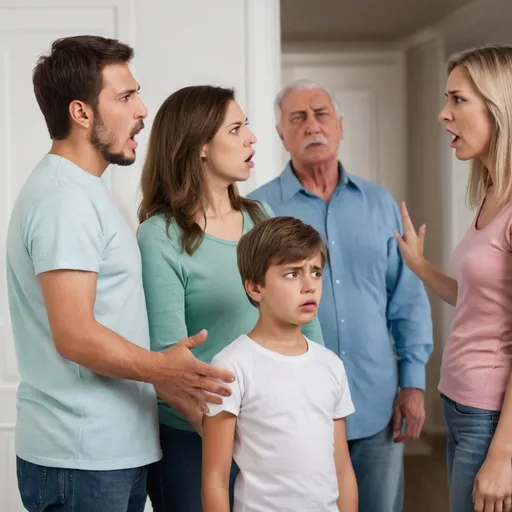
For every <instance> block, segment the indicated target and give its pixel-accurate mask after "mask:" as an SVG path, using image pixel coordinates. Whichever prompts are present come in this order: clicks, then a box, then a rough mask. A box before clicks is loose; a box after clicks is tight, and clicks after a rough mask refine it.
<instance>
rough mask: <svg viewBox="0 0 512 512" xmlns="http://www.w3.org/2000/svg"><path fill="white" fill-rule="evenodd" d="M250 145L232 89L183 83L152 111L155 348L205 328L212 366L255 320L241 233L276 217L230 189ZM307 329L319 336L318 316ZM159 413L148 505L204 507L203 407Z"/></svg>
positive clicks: (146, 194) (146, 250)
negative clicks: (241, 265) (242, 266)
mask: <svg viewBox="0 0 512 512" xmlns="http://www.w3.org/2000/svg"><path fill="white" fill-rule="evenodd" d="M255 142H256V138H255V136H254V135H253V133H252V132H251V131H250V130H249V129H248V127H247V123H246V118H245V115H244V113H243V112H242V110H241V109H240V107H239V106H238V104H237V103H236V101H235V99H234V93H233V91H232V90H231V89H224V88H220V87H211V86H195V87H186V88H184V89H181V90H179V91H177V92H175V93H174V94H172V95H171V96H170V97H169V98H167V100H166V101H165V102H164V103H163V105H162V106H161V107H160V109H159V111H158V113H157V115H156V118H155V121H154V123H153V127H152V131H151V135H150V141H149V149H148V155H147V159H146V162H145V165H144V169H143V172H142V196H143V199H142V204H141V207H140V211H139V218H140V221H141V225H140V227H139V233H138V240H139V246H140V250H141V255H142V270H143V280H144V291H145V294H146V303H147V310H148V317H149V326H150V337H151V348H152V349H153V350H164V349H166V348H168V347H169V346H171V345H172V344H174V343H176V342H178V341H179V340H180V339H183V338H185V337H187V336H188V335H191V334H193V333H197V332H199V331H201V330H202V329H206V330H207V331H208V338H207V340H206V342H205V343H204V344H202V345H199V346H198V347H196V348H195V349H193V352H194V355H195V356H196V357H197V358H198V359H200V360H202V361H205V362H207V363H209V362H210V361H211V359H212V358H213V356H214V355H215V354H217V353H218V352H220V351H221V350H222V349H223V348H224V347H225V346H226V345H228V344H229V343H231V342H232V341H233V340H235V339H236V338H237V337H238V336H240V335H241V334H245V333H247V332H249V331H250V330H251V329H252V327H253V326H254V324H255V323H256V321H257V310H256V308H255V307H254V306H252V305H251V303H250V302H249V300H248V299H247V295H246V293H245V290H244V287H243V284H242V281H241V278H240V275H239V272H238V266H237V254H236V248H237V244H238V240H239V239H240V238H241V236H242V234H244V233H246V232H247V231H249V230H250V229H251V228H252V227H253V226H254V224H255V223H258V222H260V221H261V220H263V219H265V218H267V217H268V216H271V215H272V212H271V211H270V208H269V207H268V205H266V204H260V203H258V202H256V201H252V200H249V199H246V198H243V197H241V196H240V195H239V193H238V191H237V187H236V182H238V181H244V180H246V179H247V178H249V175H250V170H251V168H252V167H253V162H252V157H253V155H254V149H253V148H252V145H253V144H254V143H255ZM304 332H305V334H306V335H307V336H308V337H309V338H310V339H312V340H314V341H317V342H319V343H323V339H322V333H321V330H320V325H319V323H318V320H317V319H315V320H313V321H312V322H311V324H309V325H307V326H306V327H305V328H304ZM159 415H160V441H161V446H162V451H163V458H162V460H161V461H160V462H158V463H156V464H154V465H153V466H152V467H150V471H149V475H148V492H149V496H150V498H151V501H152V504H153V509H154V511H155V512H160V511H161V512H164V511H171V510H172V511H173V512H201V437H200V434H201V422H202V417H201V413H199V412H198V411H197V410H195V409H193V408H192V407H191V406H189V405H187V404H185V403H183V402H181V401H180V400H178V399H176V400H173V402H172V404H170V405H168V404H166V403H164V402H163V401H162V400H159ZM235 470H236V468H234V471H233V477H234V476H235ZM233 482H234V480H233Z"/></svg>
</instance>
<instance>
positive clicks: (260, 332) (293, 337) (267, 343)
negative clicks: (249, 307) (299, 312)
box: [248, 311, 304, 352]
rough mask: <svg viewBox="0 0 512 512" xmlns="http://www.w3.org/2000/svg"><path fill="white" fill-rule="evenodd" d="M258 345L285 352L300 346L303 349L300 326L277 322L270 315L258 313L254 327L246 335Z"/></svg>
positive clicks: (263, 312)
mask: <svg viewBox="0 0 512 512" xmlns="http://www.w3.org/2000/svg"><path fill="white" fill-rule="evenodd" d="M248 336H249V337H250V338H252V339H253V340H254V341H256V342H258V343H259V344H260V345H262V346H264V347H268V348H273V349H277V350H278V351H279V352H286V350H287V349H288V350H292V351H293V349H294V348H295V349H296V348H297V346H300V347H302V348H303V344H304V336H303V335H302V326H300V325H296V324H290V323H287V322H283V321H279V320H278V319H276V318H275V317H274V316H273V315H272V314H268V312H266V311H260V315H259V318H258V321H257V322H256V325H255V326H254V328H253V329H252V331H251V332H250V333H249V334H248Z"/></svg>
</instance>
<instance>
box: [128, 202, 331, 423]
mask: <svg viewBox="0 0 512 512" xmlns="http://www.w3.org/2000/svg"><path fill="white" fill-rule="evenodd" d="M264 208H265V210H266V212H267V214H268V215H272V212H271V210H270V207H268V205H264ZM243 215H244V233H246V232H248V231H249V230H250V229H251V228H252V227H253V225H254V224H253V222H252V220H251V217H250V216H249V214H248V213H247V212H243ZM181 237H182V233H181V228H180V227H179V226H178V225H177V224H176V223H175V222H174V221H173V222H171V224H170V226H169V230H168V231H167V229H166V224H165V217H164V216H163V215H155V216H153V217H151V218H150V219H148V220H146V221H144V222H143V223H142V224H141V225H140V227H139V232H138V242H139V247H140V251H141V256H142V277H143V282H144V292H145V296H146V307H147V311H148V318H149V332H150V340H151V349H152V350H155V351H161V350H165V349H167V348H169V347H170V346H172V345H173V344H175V343H177V342H178V341H179V340H181V339H183V338H186V337H188V336H191V335H192V334H195V333H197V332H199V331H201V330H202V329H207V331H208V338H207V340H206V342H205V343H204V344H202V345H200V346H198V347H195V348H194V349H193V352H194V355H195V356H196V357H197V358H198V359H200V360H201V361H204V362H206V363H210V361H211V360H212V358H213V356H215V355H216V354H217V353H218V352H220V351H221V350H222V349H223V348H224V347H225V346H227V345H228V344H230V343H231V342H232V341H234V340H235V339H236V338H238V337H239V336H240V335H241V334H247V333H248V332H249V331H250V330H251V329H252V328H253V327H254V325H255V324H256V321H257V320H258V309H257V308H256V307H254V306H253V305H252V304H251V303H250V302H249V299H248V298H247V296H246V294H245V290H244V287H243V284H242V280H241V278H240V274H239V271H238V266H237V254H236V247H237V242H235V241H228V240H222V239H220V238H216V237H214V236H211V235H209V234H208V233H205V236H204V239H203V241H202V243H201V245H200V246H199V248H198V249H197V250H196V251H195V252H194V253H193V254H192V255H189V254H187V253H186V252H185V251H184V250H182V247H181ZM303 332H304V334H305V335H306V336H307V337H308V338H309V339H311V340H313V341H316V342H317V343H321V344H323V337H322V331H321V328H320V324H319V322H318V319H317V318H314V319H313V320H312V321H311V322H310V323H309V324H307V325H305V326H304V328H303ZM158 409H159V418H160V422H161V423H163V424H164V425H167V426H170V427H174V428H178V429H181V430H189V431H191V430H193V427H192V426H191V425H190V424H189V423H188V421H186V420H185V419H184V418H183V416H182V415H181V414H179V413H178V412H177V411H176V410H174V409H172V408H171V407H169V406H168V405H167V404H165V403H164V402H163V401H161V400H159V402H158Z"/></svg>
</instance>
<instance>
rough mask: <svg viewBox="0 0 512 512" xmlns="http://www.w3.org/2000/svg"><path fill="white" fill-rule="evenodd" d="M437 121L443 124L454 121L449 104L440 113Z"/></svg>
mask: <svg viewBox="0 0 512 512" xmlns="http://www.w3.org/2000/svg"><path fill="white" fill-rule="evenodd" d="M437 119H438V120H439V121H441V122H446V121H453V113H452V112H451V110H450V109H449V108H448V103H446V104H445V106H444V107H443V108H442V109H441V112H439V114H438V116H437Z"/></svg>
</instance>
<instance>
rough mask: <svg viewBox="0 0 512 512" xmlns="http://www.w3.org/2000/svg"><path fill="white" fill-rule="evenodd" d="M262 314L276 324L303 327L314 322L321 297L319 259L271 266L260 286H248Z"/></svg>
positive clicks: (314, 258)
mask: <svg viewBox="0 0 512 512" xmlns="http://www.w3.org/2000/svg"><path fill="white" fill-rule="evenodd" d="M250 292H251V296H252V297H253V298H254V300H256V301H257V302H258V303H259V308H260V312H261V314H264V315H266V316H271V317H274V319H275V320H276V321H277V322H279V323H284V324H293V325H304V324H306V323H308V322H309V321H310V320H312V319H313V317H314V316H315V314H316V313H317V311H318V306H319V303H320V299H321V297H322V256H321V254H320V253H318V254H315V255H314V256H313V257H312V258H310V259H308V260H305V261H299V262H294V263H285V264H283V265H271V266H270V268H269V269H268V271H267V274H266V276H265V284H264V285H263V286H261V285H259V286H254V285H250Z"/></svg>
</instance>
